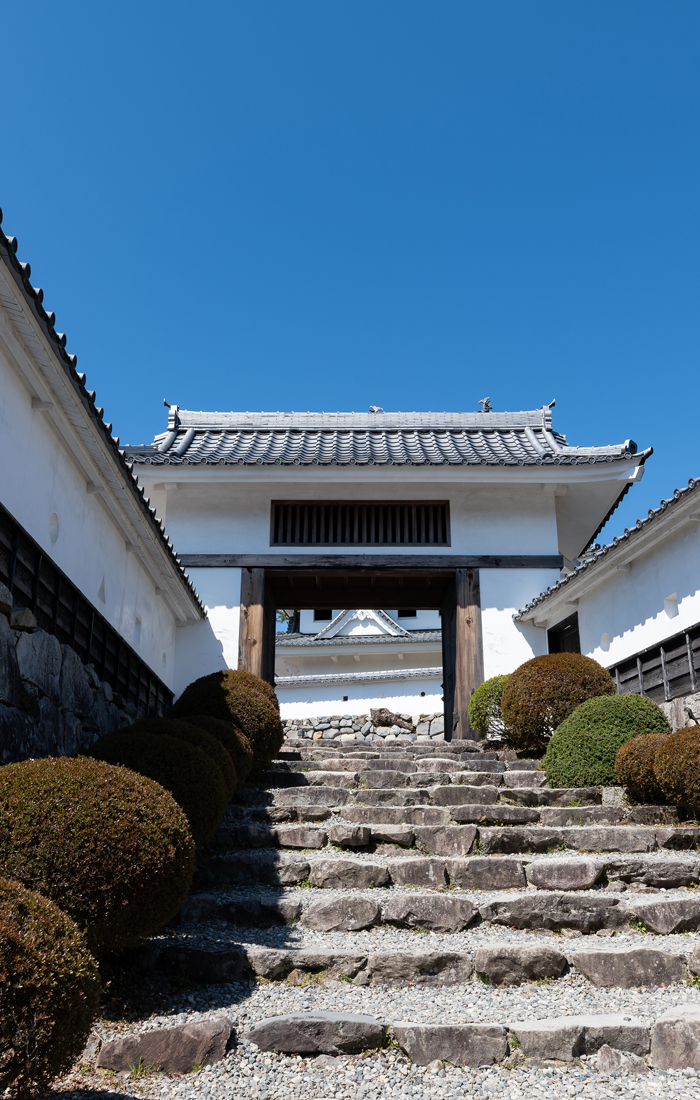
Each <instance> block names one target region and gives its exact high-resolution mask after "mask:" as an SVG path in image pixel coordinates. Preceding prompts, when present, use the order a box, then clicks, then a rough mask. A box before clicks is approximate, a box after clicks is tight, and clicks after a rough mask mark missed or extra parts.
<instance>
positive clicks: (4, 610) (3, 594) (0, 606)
mask: <svg viewBox="0 0 700 1100" xmlns="http://www.w3.org/2000/svg"><path fill="white" fill-rule="evenodd" d="M11 611H12V593H11V592H10V590H9V588H8V587H7V585H6V584H3V583H2V581H0V615H9V614H10V612H11Z"/></svg>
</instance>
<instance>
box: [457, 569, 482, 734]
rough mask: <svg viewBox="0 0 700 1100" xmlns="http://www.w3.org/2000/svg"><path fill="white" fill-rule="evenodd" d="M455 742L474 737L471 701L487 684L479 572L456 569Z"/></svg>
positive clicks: (476, 570)
mask: <svg viewBox="0 0 700 1100" xmlns="http://www.w3.org/2000/svg"><path fill="white" fill-rule="evenodd" d="M455 597H456V598H455V602H456V612H455V639H454V646H455V654H454V662H455V673H454V718H453V725H454V732H453V734H452V736H453V738H454V739H456V740H457V739H459V740H464V739H465V738H468V737H470V736H472V731H471V727H470V725H469V700H470V699H471V697H472V695H473V693H474V691H475V690H476V688H478V687H479V684H482V683H483V681H484V644H483V639H482V635H481V593H480V588H479V570H478V569H457V570H455Z"/></svg>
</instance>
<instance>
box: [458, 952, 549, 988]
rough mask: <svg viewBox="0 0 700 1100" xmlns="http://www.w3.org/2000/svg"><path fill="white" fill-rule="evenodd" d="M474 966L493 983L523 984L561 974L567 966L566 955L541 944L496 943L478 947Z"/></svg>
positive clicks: (478, 972) (480, 974) (477, 971)
mask: <svg viewBox="0 0 700 1100" xmlns="http://www.w3.org/2000/svg"><path fill="white" fill-rule="evenodd" d="M474 969H475V971H476V973H477V974H478V975H479V976H480V977H481V976H483V977H485V978H488V980H489V982H490V983H491V984H492V985H520V983H521V982H528V981H539V980H541V979H543V978H559V977H561V975H562V974H563V973H564V971H565V970H566V956H565V955H562V953H561V951H557V950H556V949H555V948H553V947H545V946H542V945H540V944H535V945H533V946H530V945H527V944H525V945H521V944H511V943H495V944H489V945H488V946H487V947H480V948H478V950H477V952H476V959H475V961H474Z"/></svg>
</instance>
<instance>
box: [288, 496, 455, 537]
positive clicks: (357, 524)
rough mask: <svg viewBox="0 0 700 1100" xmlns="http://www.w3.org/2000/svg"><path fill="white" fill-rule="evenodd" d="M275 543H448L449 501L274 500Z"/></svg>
mask: <svg viewBox="0 0 700 1100" xmlns="http://www.w3.org/2000/svg"><path fill="white" fill-rule="evenodd" d="M270 545H271V546H449V545H450V505H449V502H448V501H446V500H398V501H376V500H349V501H346V500H273V502H272V524H271V531H270Z"/></svg>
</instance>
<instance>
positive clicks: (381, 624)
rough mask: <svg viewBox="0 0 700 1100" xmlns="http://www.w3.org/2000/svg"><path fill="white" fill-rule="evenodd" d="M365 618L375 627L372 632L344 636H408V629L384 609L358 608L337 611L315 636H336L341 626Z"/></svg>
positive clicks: (361, 620)
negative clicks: (374, 630)
mask: <svg viewBox="0 0 700 1100" xmlns="http://www.w3.org/2000/svg"><path fill="white" fill-rule="evenodd" d="M365 619H367V620H369V621H371V622H373V623H374V624H375V626H376V627H377V630H376V632H375V633H374V634H370V632H369V631H360V632H359V634H351V635H345V637H352V638H357V637H358V636H365V637H371V638H379V637H381V636H382V635H384V636H390V637H393V638H408V637H410V635H409V633H408V631H407V630H404V628H403V627H402V626H399V624H398V623H397V622H396V620H395V619H392V617H391V615H387V613H386V611H372V610H365V609H364V608H360V609H357V610H346V611H339V612H338V614H337V615H336V617H335V618H334V619H333V620H332V622H330V623H329V624H328V626H324V628H323V630H319V632H318V634H316V635H315V638H316V639H317V640H320V639H321V638H337V637H338V636H339V634H340V631H341V630H342V629H343V627H345V626H348V625H349V624H350V623H351V622H352V621H353V620H356V621H357V622H363V621H364V620H365Z"/></svg>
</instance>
